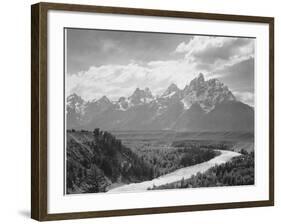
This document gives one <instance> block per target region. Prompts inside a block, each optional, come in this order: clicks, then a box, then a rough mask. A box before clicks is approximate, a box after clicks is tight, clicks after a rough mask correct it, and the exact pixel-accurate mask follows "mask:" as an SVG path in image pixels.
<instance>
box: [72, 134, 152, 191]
mask: <svg viewBox="0 0 281 224" xmlns="http://www.w3.org/2000/svg"><path fill="white" fill-rule="evenodd" d="M152 175H153V173H152V170H151V168H150V167H149V166H148V165H147V164H146V163H145V161H143V160H142V159H140V158H139V157H138V156H137V155H136V154H135V153H133V152H132V151H131V150H130V149H129V148H127V147H125V146H123V145H122V143H121V141H120V140H118V139H116V138H115V137H114V136H113V135H111V134H110V133H108V132H106V131H105V132H103V131H100V130H99V129H95V130H94V131H93V132H88V131H75V130H71V131H67V193H83V192H87V193H91V192H105V191H107V190H108V187H109V186H110V185H112V184H113V183H130V182H141V181H145V180H148V179H151V178H152Z"/></svg>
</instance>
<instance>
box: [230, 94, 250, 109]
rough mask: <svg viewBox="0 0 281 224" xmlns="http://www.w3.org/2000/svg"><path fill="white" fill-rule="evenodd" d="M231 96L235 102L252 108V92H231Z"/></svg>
mask: <svg viewBox="0 0 281 224" xmlns="http://www.w3.org/2000/svg"><path fill="white" fill-rule="evenodd" d="M233 94H234V96H235V97H236V99H237V100H239V101H241V102H243V103H246V104H248V105H250V106H252V107H254V104H255V96H254V94H253V93H252V92H233Z"/></svg>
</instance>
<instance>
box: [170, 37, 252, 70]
mask: <svg viewBox="0 0 281 224" xmlns="http://www.w3.org/2000/svg"><path fill="white" fill-rule="evenodd" d="M175 52H176V53H184V54H185V58H186V59H187V60H189V61H195V62H196V63H197V65H198V67H201V68H205V70H206V71H209V72H213V71H215V70H222V69H223V68H224V67H226V66H232V65H234V64H237V63H239V62H241V61H244V60H247V59H248V58H250V57H254V40H253V39H248V38H234V37H233V38H232V37H210V36H195V37H193V39H191V40H190V41H188V42H187V43H185V42H182V43H180V44H179V45H178V46H177V48H176V50H175Z"/></svg>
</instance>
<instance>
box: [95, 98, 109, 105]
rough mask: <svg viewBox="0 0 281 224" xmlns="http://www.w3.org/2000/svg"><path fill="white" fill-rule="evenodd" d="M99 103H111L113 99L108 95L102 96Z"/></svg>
mask: <svg viewBox="0 0 281 224" xmlns="http://www.w3.org/2000/svg"><path fill="white" fill-rule="evenodd" d="M96 102H97V103H104V104H111V101H110V100H109V99H108V98H107V96H102V97H101V98H100V99H99V100H98V101H96Z"/></svg>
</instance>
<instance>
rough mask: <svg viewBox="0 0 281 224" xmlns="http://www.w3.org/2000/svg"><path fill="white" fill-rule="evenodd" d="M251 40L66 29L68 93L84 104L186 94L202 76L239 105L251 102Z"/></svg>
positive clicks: (252, 40)
mask: <svg viewBox="0 0 281 224" xmlns="http://www.w3.org/2000/svg"><path fill="white" fill-rule="evenodd" d="M254 42H255V40H254V39H249V38H234V37H213V36H196V35H181V34H162V33H144V32H123V31H102V30H82V29H67V31H66V56H67V57H66V68H67V69H66V71H67V78H66V91H67V95H69V94H71V93H77V94H78V95H80V96H81V97H82V98H84V99H85V100H92V99H97V98H99V97H102V96H103V95H106V96H108V97H109V98H110V99H112V100H116V99H118V98H119V97H120V96H130V95H131V94H132V92H133V91H134V90H135V88H137V87H139V88H145V87H148V88H150V89H151V91H152V92H153V93H154V94H161V93H162V92H163V91H164V90H165V89H166V88H167V87H168V86H169V85H170V84H171V83H175V84H177V85H178V87H179V88H184V86H185V85H186V84H188V83H189V82H190V80H192V79H193V78H194V77H195V76H197V75H198V74H199V73H200V72H201V73H203V74H204V75H205V78H206V79H209V78H218V79H219V80H220V81H222V82H223V83H224V84H226V85H227V86H228V87H229V88H230V90H231V91H232V92H233V94H234V95H235V96H236V97H237V98H238V99H239V100H241V101H243V102H245V103H248V104H250V105H252V106H253V104H254V102H253V100H254Z"/></svg>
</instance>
